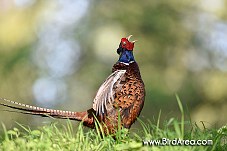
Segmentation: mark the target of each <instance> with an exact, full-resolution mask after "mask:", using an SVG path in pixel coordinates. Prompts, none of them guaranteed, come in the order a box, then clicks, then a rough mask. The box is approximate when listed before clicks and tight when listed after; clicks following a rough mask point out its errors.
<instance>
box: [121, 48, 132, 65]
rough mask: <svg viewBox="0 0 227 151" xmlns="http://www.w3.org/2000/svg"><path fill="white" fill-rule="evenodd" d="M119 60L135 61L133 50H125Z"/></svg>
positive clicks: (123, 61)
mask: <svg viewBox="0 0 227 151" xmlns="http://www.w3.org/2000/svg"><path fill="white" fill-rule="evenodd" d="M118 62H122V63H126V64H129V63H131V62H135V59H134V56H133V51H131V50H127V49H126V50H124V51H122V53H121V54H120V57H119V60H118Z"/></svg>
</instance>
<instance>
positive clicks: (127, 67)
mask: <svg viewBox="0 0 227 151" xmlns="http://www.w3.org/2000/svg"><path fill="white" fill-rule="evenodd" d="M131 36H132V35H130V36H128V37H127V38H122V39H121V42H120V45H119V48H118V49H117V53H118V54H119V60H118V61H117V62H116V63H115V64H114V66H113V69H112V74H111V75H110V76H109V77H108V78H107V79H106V80H105V81H104V83H103V84H102V85H101V86H100V88H99V90H98V92H97V94H96V96H95V98H94V101H93V107H92V108H91V109H89V110H87V111H83V112H72V111H63V110H54V109H47V108H41V107H36V106H30V105H26V104H22V103H18V102H14V101H10V100H7V99H1V102H0V105H2V106H6V107H9V108H12V109H17V110H20V111H21V112H22V113H25V114H32V115H39V116H51V117H55V118H68V119H70V120H77V121H83V124H84V125H85V126H88V127H90V128H94V127H95V120H96V119H97V120H98V121H99V122H100V123H101V125H102V127H103V129H104V133H105V134H115V133H116V130H117V129H118V125H119V121H120V124H121V127H125V128H128V129H129V128H130V127H131V125H132V124H133V123H134V122H135V120H136V118H137V117H138V116H139V114H140V112H141V110H142V108H143V105H144V98H145V88H144V83H143V81H142V79H141V76H140V70H139V67H138V64H137V63H136V61H135V59H134V56H133V48H134V43H135V41H132V42H130V41H129V39H130V37H131ZM118 117H120V119H118Z"/></svg>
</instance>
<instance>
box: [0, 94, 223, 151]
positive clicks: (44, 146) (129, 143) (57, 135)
mask: <svg viewBox="0 0 227 151" xmlns="http://www.w3.org/2000/svg"><path fill="white" fill-rule="evenodd" d="M177 102H178V105H179V108H180V111H181V119H180V120H177V119H176V118H170V119H169V120H167V121H165V122H164V123H163V124H160V117H161V111H160V113H159V117H158V119H157V121H156V122H155V123H154V122H151V121H149V120H148V121H146V122H143V121H142V120H141V119H138V120H137V122H139V123H140V125H141V127H142V128H141V129H137V130H134V131H133V132H132V131H131V130H129V131H128V130H127V129H118V131H117V134H116V139H113V138H112V137H111V136H104V137H102V136H101V135H102V134H103V131H102V129H101V128H100V124H99V123H96V129H89V130H86V129H85V128H84V127H83V126H82V124H80V125H79V126H78V127H76V128H73V126H72V123H71V122H70V121H69V122H67V124H65V125H64V124H58V123H52V124H50V125H47V126H44V127H41V128H39V129H35V130H32V129H30V128H29V127H26V126H23V125H21V124H19V123H18V127H19V128H20V129H21V130H19V129H18V128H13V129H12V130H6V128H5V126H4V124H2V127H3V129H4V132H5V134H4V135H3V136H2V137H1V138H0V150H3V151H5V150H6V151H25V150H26V151H32V150H35V151H37V150H40V151H45V150H47V151H52V150H54V151H55V150H65V151H68V150H84V151H89V150H141V151H142V150H158V151H159V150H168V151H171V150H172V151H175V150H189V151H193V150H214V151H216V150H227V126H223V127H222V128H220V129H207V128H205V127H204V128H203V129H201V128H199V127H198V126H197V124H193V123H192V122H191V121H185V117H184V110H183V106H182V104H181V102H180V99H179V97H178V96H177ZM97 129H100V130H97ZM161 138H168V139H171V140H174V139H175V138H180V139H184V140H187V139H188V140H203V139H205V140H208V139H210V140H212V141H213V145H210V146H202V145H201V146H171V145H169V146H148V145H143V140H159V139H161Z"/></svg>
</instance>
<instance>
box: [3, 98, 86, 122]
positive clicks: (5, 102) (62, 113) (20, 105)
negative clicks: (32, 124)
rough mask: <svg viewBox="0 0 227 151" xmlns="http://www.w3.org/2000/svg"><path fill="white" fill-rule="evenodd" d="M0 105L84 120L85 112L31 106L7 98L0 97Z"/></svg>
mask: <svg viewBox="0 0 227 151" xmlns="http://www.w3.org/2000/svg"><path fill="white" fill-rule="evenodd" d="M0 105H2V106H5V107H8V108H11V109H14V110H15V109H16V110H19V111H21V112H20V113H24V114H32V115H39V116H47V117H48V116H51V117H55V118H68V119H71V120H78V121H83V120H86V116H87V112H72V111H63V110H54V109H47V108H42V107H36V106H31V105H27V104H23V103H19V102H15V101H11V100H8V99H4V98H0Z"/></svg>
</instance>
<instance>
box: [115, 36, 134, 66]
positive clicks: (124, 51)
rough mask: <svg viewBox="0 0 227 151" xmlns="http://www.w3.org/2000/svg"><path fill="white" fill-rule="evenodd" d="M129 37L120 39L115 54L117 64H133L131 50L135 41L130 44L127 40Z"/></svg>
mask: <svg viewBox="0 0 227 151" xmlns="http://www.w3.org/2000/svg"><path fill="white" fill-rule="evenodd" d="M131 37H132V35H130V36H128V37H126V38H122V39H121V42H120V45H119V48H118V49H117V53H118V54H119V60H118V62H122V63H125V64H128V63H131V62H135V59H134V56H133V48H134V43H135V42H136V40H134V41H132V42H130V41H129V40H130V38H131Z"/></svg>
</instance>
